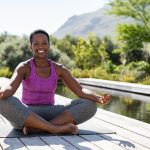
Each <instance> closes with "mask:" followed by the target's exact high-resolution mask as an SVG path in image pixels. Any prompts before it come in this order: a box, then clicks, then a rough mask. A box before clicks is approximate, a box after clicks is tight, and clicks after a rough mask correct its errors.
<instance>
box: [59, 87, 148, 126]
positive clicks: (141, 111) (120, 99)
mask: <svg viewBox="0 0 150 150" xmlns="http://www.w3.org/2000/svg"><path fill="white" fill-rule="evenodd" d="M84 87H86V88H88V89H90V90H92V91H94V92H95V93H97V94H102V93H108V94H110V95H111V96H112V99H111V101H110V102H109V103H108V104H107V105H100V106H98V107H100V108H102V109H105V110H108V111H111V112H114V113H117V114H121V115H124V116H128V117H130V118H134V119H137V120H140V121H143V122H147V123H150V96H145V95H140V94H133V93H128V92H122V91H117V90H109V89H104V88H95V87H91V86H84ZM56 93H57V94H59V95H62V96H65V97H68V98H72V99H75V98H77V96H76V95H75V94H73V93H72V92H71V91H70V90H69V89H68V88H67V87H65V86H64V85H59V86H58V88H57V91H56Z"/></svg>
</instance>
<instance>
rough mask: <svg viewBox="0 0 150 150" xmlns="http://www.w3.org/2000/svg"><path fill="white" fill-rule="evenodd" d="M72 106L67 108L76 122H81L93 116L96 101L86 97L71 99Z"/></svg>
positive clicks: (95, 109)
mask: <svg viewBox="0 0 150 150" xmlns="http://www.w3.org/2000/svg"><path fill="white" fill-rule="evenodd" d="M73 103H74V107H72V108H71V109H69V111H70V112H71V114H72V115H73V117H74V118H75V120H76V123H77V124H80V123H83V122H85V121H87V120H89V119H90V118H91V117H93V116H94V115H95V113H96V111H97V106H96V103H95V102H93V101H91V100H88V99H78V100H75V101H73Z"/></svg>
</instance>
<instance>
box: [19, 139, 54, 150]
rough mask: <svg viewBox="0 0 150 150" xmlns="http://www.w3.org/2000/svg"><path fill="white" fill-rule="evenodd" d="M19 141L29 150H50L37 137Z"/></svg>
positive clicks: (50, 149)
mask: <svg viewBox="0 0 150 150" xmlns="http://www.w3.org/2000/svg"><path fill="white" fill-rule="evenodd" d="M20 140H21V141H22V142H23V144H24V145H25V146H26V147H27V148H28V149H29V150H52V148H50V147H49V146H48V145H47V144H46V143H44V142H43V141H42V140H41V139H40V138H39V137H30V138H20Z"/></svg>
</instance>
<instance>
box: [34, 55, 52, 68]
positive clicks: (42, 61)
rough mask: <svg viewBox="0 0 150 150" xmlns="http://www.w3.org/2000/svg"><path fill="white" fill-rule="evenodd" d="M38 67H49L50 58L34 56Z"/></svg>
mask: <svg viewBox="0 0 150 150" xmlns="http://www.w3.org/2000/svg"><path fill="white" fill-rule="evenodd" d="M33 60H34V62H35V65H36V67H47V66H49V60H48V58H36V57H34V58H33Z"/></svg>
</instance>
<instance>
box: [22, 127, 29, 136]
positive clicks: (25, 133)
mask: <svg viewBox="0 0 150 150" xmlns="http://www.w3.org/2000/svg"><path fill="white" fill-rule="evenodd" d="M22 131H23V134H24V135H27V134H28V132H29V129H28V128H27V127H24V128H23V129H22Z"/></svg>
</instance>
